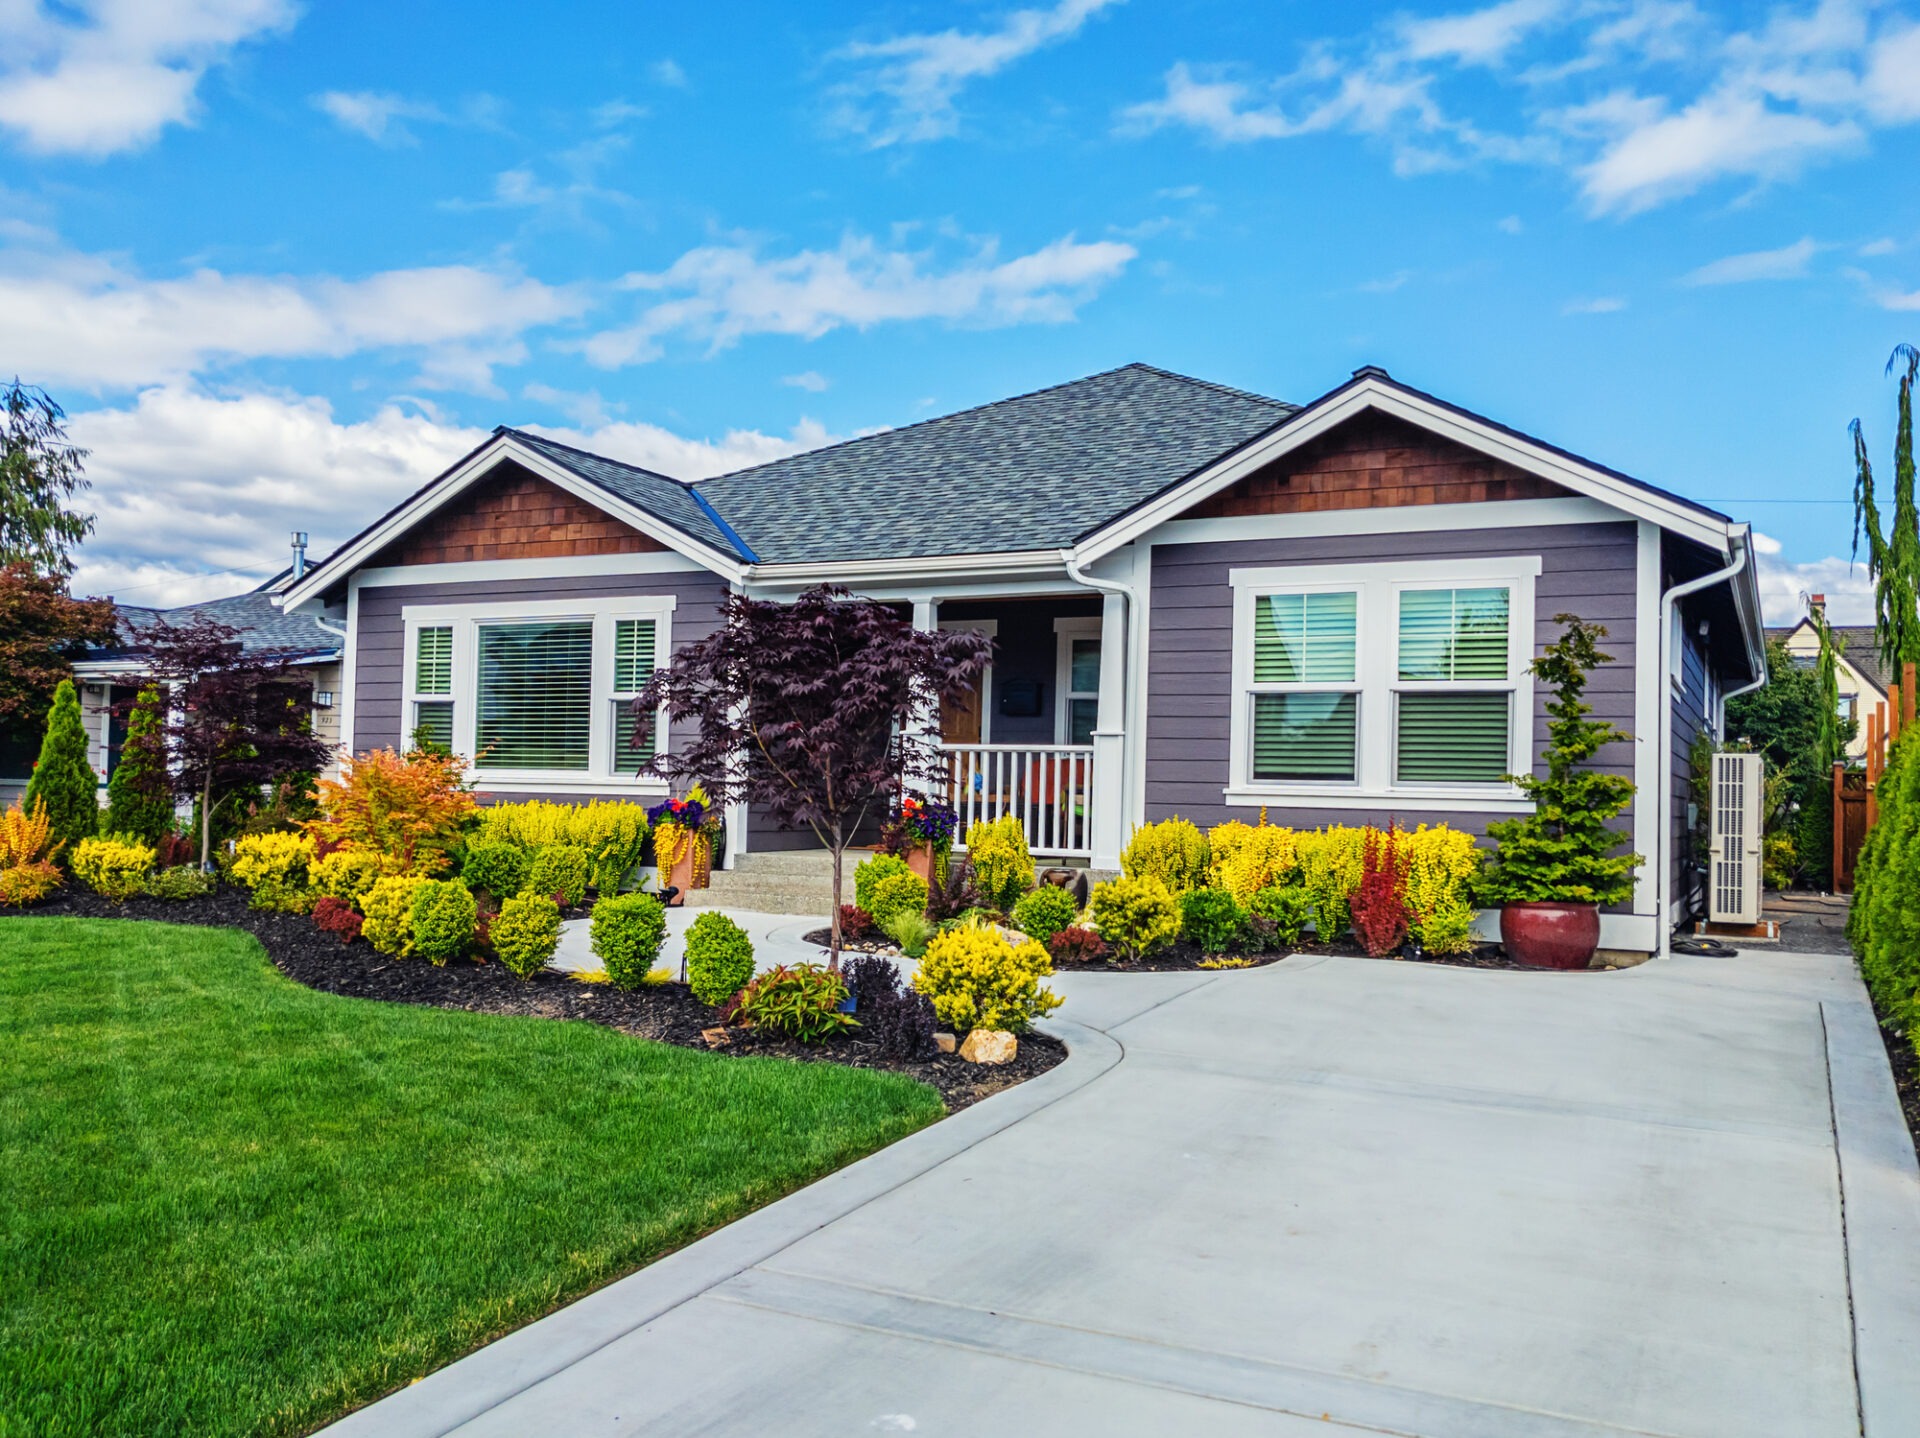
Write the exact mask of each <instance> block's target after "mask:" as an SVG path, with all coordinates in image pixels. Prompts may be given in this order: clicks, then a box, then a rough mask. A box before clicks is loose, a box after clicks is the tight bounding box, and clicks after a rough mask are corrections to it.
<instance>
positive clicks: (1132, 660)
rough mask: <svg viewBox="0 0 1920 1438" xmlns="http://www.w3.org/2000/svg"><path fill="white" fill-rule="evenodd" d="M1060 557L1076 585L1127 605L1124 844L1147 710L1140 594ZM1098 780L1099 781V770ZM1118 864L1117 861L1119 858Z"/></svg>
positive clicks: (1121, 749) (1121, 750)
mask: <svg viewBox="0 0 1920 1438" xmlns="http://www.w3.org/2000/svg"><path fill="white" fill-rule="evenodd" d="M1060 558H1061V560H1062V561H1063V562H1064V563H1065V564H1066V567H1067V576H1068V578H1070V579H1072V580H1073V581H1074V582H1075V583H1077V584H1084V585H1086V586H1087V588H1089V589H1097V590H1099V591H1100V592H1101V593H1102V594H1110V595H1115V596H1117V597H1118V598H1119V599H1120V601H1121V604H1122V605H1123V606H1124V612H1125V616H1126V626H1127V639H1126V649H1125V654H1124V655H1123V656H1122V664H1123V667H1122V670H1121V678H1120V682H1121V685H1122V689H1121V704H1120V729H1121V733H1120V736H1119V737H1120V743H1119V744H1118V745H1116V746H1113V747H1114V748H1115V749H1116V750H1117V752H1118V754H1119V768H1120V785H1119V788H1118V791H1117V792H1118V793H1119V796H1120V823H1119V825H1118V828H1117V830H1116V832H1117V833H1118V834H1119V836H1120V844H1121V845H1124V844H1125V842H1126V832H1127V818H1128V816H1129V815H1130V814H1132V813H1133V807H1134V806H1133V788H1134V786H1135V785H1136V784H1137V783H1139V782H1140V781H1141V776H1139V775H1137V774H1135V773H1133V772H1132V766H1131V765H1129V764H1128V763H1127V754H1128V753H1129V752H1130V750H1131V749H1132V736H1133V735H1135V734H1137V733H1139V732H1140V731H1139V728H1138V727H1137V726H1139V725H1141V724H1143V723H1144V722H1145V718H1144V715H1143V714H1142V712H1141V711H1142V709H1143V708H1144V697H1143V696H1141V695H1139V694H1138V693H1137V690H1138V689H1139V688H1140V685H1139V682H1138V681H1139V679H1140V677H1141V676H1142V675H1143V674H1144V673H1145V672H1146V671H1145V656H1144V653H1143V645H1144V642H1145V635H1143V634H1142V633H1141V624H1140V595H1139V592H1138V591H1137V590H1136V589H1135V588H1134V587H1133V585H1132V584H1131V583H1130V582H1128V581H1127V580H1124V579H1102V578H1101V577H1100V576H1099V575H1097V574H1090V573H1088V572H1087V571H1086V570H1085V569H1083V568H1082V567H1081V565H1080V561H1079V560H1077V559H1075V558H1074V556H1073V551H1072V550H1070V549H1063V550H1061V551H1060ZM1103 657H1104V656H1103ZM1095 781H1096V782H1098V773H1097V771H1096V774H1095ZM1115 862H1116V863H1117V862H1118V860H1117V857H1116V860H1115Z"/></svg>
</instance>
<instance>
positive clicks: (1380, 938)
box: [1350, 828, 1413, 959]
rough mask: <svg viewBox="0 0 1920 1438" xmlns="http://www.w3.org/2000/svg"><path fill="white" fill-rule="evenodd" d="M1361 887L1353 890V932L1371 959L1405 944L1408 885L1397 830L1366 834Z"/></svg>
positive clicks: (1409, 914) (1368, 832) (1409, 917)
mask: <svg viewBox="0 0 1920 1438" xmlns="http://www.w3.org/2000/svg"><path fill="white" fill-rule="evenodd" d="M1361 864H1362V868H1361V871H1360V887H1359V888H1357V889H1355V890H1354V891H1353V899H1352V901H1351V904H1350V907H1351V908H1352V911H1353V932H1354V936H1355V937H1356V938H1358V939H1359V940H1360V947H1361V948H1363V949H1365V950H1366V951H1367V952H1368V953H1369V954H1371V955H1372V956H1373V957H1374V958H1376V959H1377V958H1380V957H1382V956H1383V955H1385V954H1390V953H1392V952H1393V951H1394V950H1395V949H1397V948H1399V947H1400V946H1401V945H1402V944H1404V943H1405V942H1406V941H1407V925H1408V923H1409V922H1410V921H1411V920H1412V917H1413V915H1412V914H1411V913H1410V912H1409V911H1408V909H1407V884H1406V879H1405V876H1404V875H1403V874H1402V872H1401V865H1400V831H1399V829H1397V828H1391V829H1388V830H1386V831H1385V832H1384V833H1382V832H1381V831H1380V830H1378V829H1369V830H1368V831H1367V844H1366V849H1365V851H1364V853H1363V856H1362V859H1361Z"/></svg>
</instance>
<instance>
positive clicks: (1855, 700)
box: [1767, 594, 1892, 764]
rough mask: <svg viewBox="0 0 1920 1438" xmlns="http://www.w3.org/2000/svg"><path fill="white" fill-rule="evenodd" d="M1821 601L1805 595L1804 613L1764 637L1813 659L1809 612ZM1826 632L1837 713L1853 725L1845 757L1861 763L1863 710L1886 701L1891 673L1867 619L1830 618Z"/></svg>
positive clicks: (1820, 611)
mask: <svg viewBox="0 0 1920 1438" xmlns="http://www.w3.org/2000/svg"><path fill="white" fill-rule="evenodd" d="M1826 607H1827V596H1826V595H1824V594H1815V595H1812V596H1810V597H1809V599H1808V609H1809V610H1810V611H1811V612H1810V613H1808V614H1806V615H1803V616H1802V617H1801V618H1800V620H1799V621H1798V622H1797V623H1795V624H1793V625H1790V626H1786V627H1775V628H1771V629H1769V630H1767V638H1768V639H1769V640H1774V639H1777V640H1779V641H1780V642H1781V643H1783V644H1785V645H1786V646H1787V653H1789V654H1791V655H1792V656H1793V660H1794V663H1796V664H1806V665H1812V664H1817V663H1819V661H1820V631H1819V630H1818V629H1817V628H1816V627H1815V626H1814V622H1813V618H1814V615H1816V614H1817V615H1820V616H1822V617H1824V616H1825V612H1826ZM1831 633H1832V634H1833V637H1834V639H1835V640H1837V641H1838V653H1837V654H1836V655H1835V662H1834V666H1833V668H1834V679H1835V681H1836V687H1837V688H1838V689H1839V691H1840V717H1841V718H1842V719H1852V720H1854V721H1855V722H1856V724H1857V725H1858V728H1856V730H1855V731H1854V736H1853V738H1852V740H1850V741H1849V742H1848V744H1847V761H1848V762H1849V763H1852V764H1863V763H1865V762H1866V758H1867V715H1869V714H1871V713H1872V712H1873V707H1874V705H1876V704H1882V703H1885V702H1886V698H1887V691H1888V690H1889V689H1890V688H1891V687H1892V677H1891V676H1890V675H1889V673H1888V671H1887V666H1886V664H1884V663H1883V662H1882V661H1881V658H1880V641H1879V640H1878V639H1877V638H1876V637H1875V635H1874V632H1873V626H1872V625H1871V624H1836V625H1834V626H1833V627H1832V630H1831Z"/></svg>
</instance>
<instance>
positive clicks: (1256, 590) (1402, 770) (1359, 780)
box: [1226, 556, 1540, 812]
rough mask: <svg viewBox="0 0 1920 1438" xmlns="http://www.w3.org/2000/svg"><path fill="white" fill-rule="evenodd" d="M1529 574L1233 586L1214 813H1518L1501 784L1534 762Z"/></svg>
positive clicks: (1260, 577)
mask: <svg viewBox="0 0 1920 1438" xmlns="http://www.w3.org/2000/svg"><path fill="white" fill-rule="evenodd" d="M1539 567H1540V562H1539V560H1538V559H1537V558H1535V557H1533V556H1520V557H1515V558H1509V559H1472V560H1454V561H1446V560H1441V561H1434V560H1412V561H1407V562H1402V563H1391V564H1366V565H1347V564H1339V565H1298V566H1292V567H1289V568H1285V569H1236V570H1233V571H1232V573H1231V580H1232V585H1233V591H1234V623H1233V658H1232V668H1233V709H1232V715H1231V721H1232V722H1231V739H1230V750H1231V760H1230V762H1231V765H1232V771H1231V775H1230V777H1229V780H1228V783H1227V787H1226V799H1227V801H1228V802H1229V803H1230V804H1248V805H1252V804H1261V803H1267V802H1285V801H1286V800H1288V799H1294V800H1297V801H1300V802H1310V803H1314V804H1318V805H1320V806H1322V807H1333V808H1341V807H1352V808H1361V807H1376V806H1378V805H1379V804H1382V803H1385V804H1391V805H1395V806H1398V807H1400V808H1402V809H1419V808H1421V807H1426V808H1432V809H1441V808H1450V807H1453V808H1468V809H1473V808H1480V809H1486V810H1489V811H1499V812H1508V811H1512V810H1514V809H1516V808H1519V807H1524V796H1523V795H1521V794H1520V792H1519V790H1518V789H1517V788H1516V787H1515V786H1514V785H1513V784H1512V783H1511V782H1510V780H1509V779H1508V778H1507V776H1508V775H1510V774H1514V773H1520V772H1525V771H1526V770H1527V769H1529V768H1530V767H1531V762H1532V760H1531V754H1530V752H1529V745H1530V742H1531V737H1532V736H1531V729H1532V725H1531V722H1530V716H1531V714H1532V683H1531V680H1530V679H1529V678H1528V677H1527V674H1526V668H1527V664H1528V662H1529V661H1530V660H1531V658H1532V614H1533V581H1534V577H1535V576H1536V575H1537V574H1538V573H1539ZM1522 716H1525V722H1523V717H1522Z"/></svg>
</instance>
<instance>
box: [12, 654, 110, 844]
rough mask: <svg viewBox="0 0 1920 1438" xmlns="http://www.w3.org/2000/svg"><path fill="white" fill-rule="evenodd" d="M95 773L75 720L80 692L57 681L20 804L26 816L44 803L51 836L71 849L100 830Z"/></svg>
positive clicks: (70, 684) (64, 681)
mask: <svg viewBox="0 0 1920 1438" xmlns="http://www.w3.org/2000/svg"><path fill="white" fill-rule="evenodd" d="M99 783H100V780H99V776H98V775H96V774H95V773H94V772H93V766H92V765H91V764H89V763H88V762H87V731H86V727H85V726H84V725H83V724H82V723H81V722H80V696H79V695H78V694H77V693H75V692H74V687H73V681H72V680H71V679H62V680H61V681H60V687H59V688H58V689H56V690H54V693H53V708H51V709H50V710H48V711H47V734H46V738H44V739H43V740H41V742H40V758H39V761H38V762H37V763H35V764H34V766H33V777H32V778H31V779H29V780H27V792H26V794H25V795H24V796H23V797H22V799H21V807H22V808H24V809H25V810H26V811H27V812H28V813H29V814H31V813H32V812H33V808H34V805H35V804H44V805H45V806H46V809H47V819H48V821H49V822H50V823H51V824H52V825H53V837H54V839H55V840H57V841H58V842H59V843H61V844H63V845H65V846H66V852H67V853H71V852H72V850H73V846H74V845H75V844H77V843H79V842H80V841H81V840H82V839H90V838H92V837H93V836H94V835H95V834H97V833H99V832H100V799H99V794H98V790H99Z"/></svg>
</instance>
